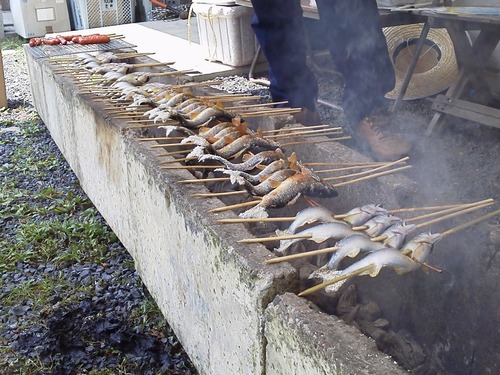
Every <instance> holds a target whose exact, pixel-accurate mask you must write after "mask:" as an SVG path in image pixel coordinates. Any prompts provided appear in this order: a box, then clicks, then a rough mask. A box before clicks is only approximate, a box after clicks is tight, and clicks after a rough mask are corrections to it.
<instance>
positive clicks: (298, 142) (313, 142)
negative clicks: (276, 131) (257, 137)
mask: <svg viewBox="0 0 500 375" xmlns="http://www.w3.org/2000/svg"><path fill="white" fill-rule="evenodd" d="M346 139H351V136H345V137H339V138H329V139H320V140H316V141H310V142H304V141H297V142H288V143H283V144H282V145H281V146H283V147H285V146H292V145H305V144H317V143H325V142H334V141H344V140H346Z"/></svg>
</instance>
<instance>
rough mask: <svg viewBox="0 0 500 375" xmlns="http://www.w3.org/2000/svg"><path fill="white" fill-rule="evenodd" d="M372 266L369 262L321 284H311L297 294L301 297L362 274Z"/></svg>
mask: <svg viewBox="0 0 500 375" xmlns="http://www.w3.org/2000/svg"><path fill="white" fill-rule="evenodd" d="M372 268H373V264H369V265H367V266H364V267H362V268H360V269H359V270H356V271H354V272H352V273H350V274H349V275H342V276H338V277H335V278H333V279H332V280H329V281H326V282H324V283H321V284H318V285H316V286H313V287H311V288H309V289H306V290H304V291H303V292H300V293H299V294H298V296H299V297H302V296H306V295H308V294H311V293H314V292H316V291H318V290H320V289H323V288H324V287H327V286H329V285H331V284H335V283H338V282H339V281H342V280H345V279H348V278H351V277H355V276H358V275H360V274H362V273H363V272H365V271H369V270H371V269H372Z"/></svg>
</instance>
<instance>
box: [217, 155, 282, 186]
mask: <svg viewBox="0 0 500 375" xmlns="http://www.w3.org/2000/svg"><path fill="white" fill-rule="evenodd" d="M289 167H290V162H288V161H287V160H284V159H279V160H276V161H273V162H272V163H271V164H269V165H268V166H266V167H265V168H264V169H263V170H261V171H260V172H259V173H257V174H255V175H252V174H249V173H245V172H241V171H230V170H227V169H216V171H220V172H222V173H224V174H227V175H228V176H229V178H230V180H231V183H232V184H236V183H237V184H239V185H244V184H245V182H249V183H251V184H252V185H255V184H259V183H260V182H263V181H264V180H265V179H266V178H268V177H269V176H271V175H272V174H273V173H274V172H277V171H280V170H282V169H289Z"/></svg>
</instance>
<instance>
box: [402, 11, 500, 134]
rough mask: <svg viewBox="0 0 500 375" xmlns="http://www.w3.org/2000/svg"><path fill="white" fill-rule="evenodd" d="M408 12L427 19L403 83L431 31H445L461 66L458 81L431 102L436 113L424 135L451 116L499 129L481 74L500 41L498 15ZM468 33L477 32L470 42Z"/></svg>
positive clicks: (498, 114) (499, 118)
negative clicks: (470, 94) (472, 98)
mask: <svg viewBox="0 0 500 375" xmlns="http://www.w3.org/2000/svg"><path fill="white" fill-rule="evenodd" d="M449 9H453V8H449ZM411 12H412V13H415V14H418V15H419V16H423V17H426V19H427V20H426V22H425V25H426V27H424V29H423V30H422V33H421V35H420V38H419V43H418V44H417V50H416V51H415V55H414V56H415V58H414V60H415V61H412V63H411V64H410V67H409V69H408V72H407V75H406V80H409V79H410V78H411V75H412V74H413V68H414V65H415V64H414V63H416V59H417V58H418V55H419V50H418V47H419V45H420V44H423V41H425V39H426V37H427V33H428V31H429V29H430V28H446V30H447V31H448V33H449V35H450V38H451V39H452V41H453V45H454V48H455V54H456V57H457V63H458V65H459V67H460V74H459V78H458V79H457V81H456V82H455V83H453V85H452V86H451V87H450V88H449V89H448V90H447V92H446V94H445V95H438V96H436V98H435V99H434V100H433V106H432V109H433V110H435V111H436V112H437V113H436V114H435V115H434V117H433V118H432V120H431V122H430V123H429V126H428V128H427V132H426V134H427V135H429V134H430V133H431V132H432V131H433V130H434V128H435V127H436V126H439V125H440V124H441V123H442V121H443V119H444V117H445V115H453V116H456V117H461V118H465V119H468V120H471V121H475V122H478V123H481V124H485V125H489V126H493V127H496V128H500V110H499V109H497V108H493V107H489V106H488V104H489V102H491V100H492V99H493V95H492V94H491V90H490V88H489V85H488V83H487V82H486V78H485V75H484V71H485V65H486V63H487V61H488V60H489V59H490V58H491V55H492V54H493V52H494V50H495V48H496V46H497V45H498V42H499V40H500V15H489V14H457V13H453V12H452V11H450V10H449V11H448V12H444V11H443V12H436V11H433V10H425V9H422V10H412V11H411ZM471 30H476V31H479V34H478V36H477V38H476V39H475V41H473V42H471V41H470V39H469V35H468V34H467V32H468V31H471ZM406 80H405V81H406ZM403 88H404V86H403ZM471 90H474V92H475V93H476V96H475V98H474V102H473V101H471V100H470V99H469V98H468V97H467V96H468V94H469V93H470V92H471ZM404 94H405V92H404V90H403V89H402V90H401V92H400V93H399V96H398V98H397V99H396V102H395V104H394V108H396V107H397V105H398V103H399V101H400V100H401V99H402V97H403V96H404Z"/></svg>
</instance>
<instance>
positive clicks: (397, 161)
mask: <svg viewBox="0 0 500 375" xmlns="http://www.w3.org/2000/svg"><path fill="white" fill-rule="evenodd" d="M408 159H409V157H404V158H401V159H399V160H396V161H393V162H390V163H386V164H384V165H381V166H380V167H376V168H374V169H370V170H368V171H362V172H358V173H351V174H346V175H343V176H336V177H329V178H328V181H332V180H339V179H344V178H351V177H357V176H363V175H366V174H371V173H373V172H377V171H381V170H383V169H386V168H390V167H392V166H394V165H397V164H401V163H404V162H406V161H407V160H408Z"/></svg>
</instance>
